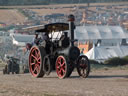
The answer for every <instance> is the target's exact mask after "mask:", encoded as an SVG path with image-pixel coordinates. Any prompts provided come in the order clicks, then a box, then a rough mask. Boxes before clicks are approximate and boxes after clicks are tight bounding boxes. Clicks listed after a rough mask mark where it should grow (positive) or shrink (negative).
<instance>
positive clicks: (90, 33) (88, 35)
mask: <svg viewBox="0 0 128 96" xmlns="http://www.w3.org/2000/svg"><path fill="white" fill-rule="evenodd" d="M75 38H76V39H78V40H95V39H122V38H128V32H124V30H123V29H122V28H121V27H120V26H77V27H76V30H75Z"/></svg>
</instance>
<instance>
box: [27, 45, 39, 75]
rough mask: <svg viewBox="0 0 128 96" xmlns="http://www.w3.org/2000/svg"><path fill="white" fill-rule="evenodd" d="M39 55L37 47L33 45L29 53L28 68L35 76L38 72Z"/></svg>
mask: <svg viewBox="0 0 128 96" xmlns="http://www.w3.org/2000/svg"><path fill="white" fill-rule="evenodd" d="M40 66H41V56H40V51H39V49H38V48H37V47H33V48H32V49H31V51H30V55H29V69H30V72H31V74H32V75H33V76H34V77H36V76H37V75H38V74H39V73H40Z"/></svg>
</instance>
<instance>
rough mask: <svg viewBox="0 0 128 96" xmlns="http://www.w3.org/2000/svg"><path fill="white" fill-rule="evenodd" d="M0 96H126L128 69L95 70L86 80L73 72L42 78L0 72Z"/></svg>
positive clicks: (53, 74)
mask: <svg viewBox="0 0 128 96" xmlns="http://www.w3.org/2000/svg"><path fill="white" fill-rule="evenodd" d="M0 96H128V70H117V69H116V70H107V71H105V70H97V71H93V72H91V74H90V76H89V78H87V79H83V78H79V77H78V74H77V73H76V72H73V74H72V76H71V77H70V78H66V79H62V80H60V79H58V78H57V75H56V73H55V72H53V73H51V74H50V76H48V77H47V76H45V77H44V78H33V77H32V76H31V75H30V74H19V75H3V74H2V72H0Z"/></svg>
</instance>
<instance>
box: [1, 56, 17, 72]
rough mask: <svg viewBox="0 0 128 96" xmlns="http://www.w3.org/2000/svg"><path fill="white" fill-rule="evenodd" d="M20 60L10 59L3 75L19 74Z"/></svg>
mask: <svg viewBox="0 0 128 96" xmlns="http://www.w3.org/2000/svg"><path fill="white" fill-rule="evenodd" d="M18 61H19V59H17V58H14V57H8V60H7V64H6V65H5V68H4V69H3V74H10V72H12V74H14V73H15V74H19V71H20V68H19V64H18Z"/></svg>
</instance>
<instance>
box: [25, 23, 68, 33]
mask: <svg viewBox="0 0 128 96" xmlns="http://www.w3.org/2000/svg"><path fill="white" fill-rule="evenodd" d="M23 30H24V31H35V32H48V33H49V32H58V31H65V30H69V24H68V23H51V24H47V25H38V26H31V27H27V28H23Z"/></svg>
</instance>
